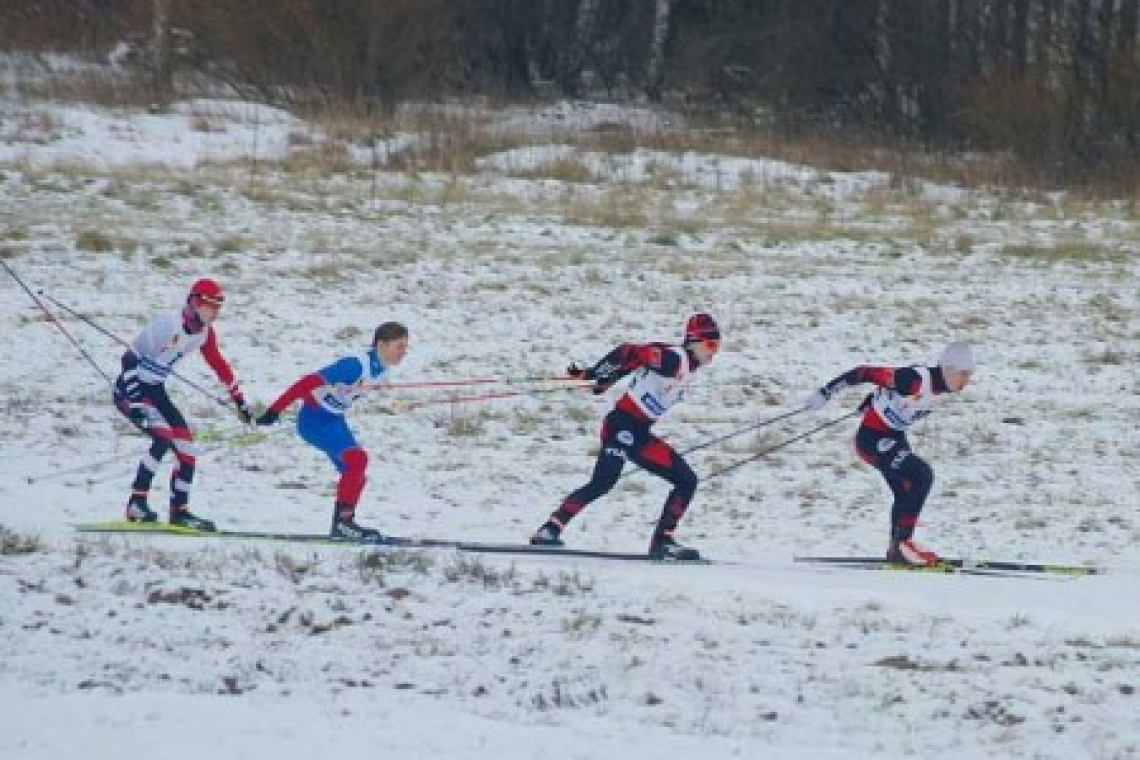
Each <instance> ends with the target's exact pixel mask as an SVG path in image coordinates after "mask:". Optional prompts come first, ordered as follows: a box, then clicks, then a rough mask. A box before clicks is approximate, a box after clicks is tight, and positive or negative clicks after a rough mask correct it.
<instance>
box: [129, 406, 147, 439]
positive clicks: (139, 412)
mask: <svg viewBox="0 0 1140 760" xmlns="http://www.w3.org/2000/svg"><path fill="white" fill-rule="evenodd" d="M127 419H129V420H130V421H131V423H132V424H133V425H134V426H135V427H137V428H138V429H139V430H141V431H143V432H144V433H145V432H146V431H148V430H150V418H149V417H147V416H146V412H145V411H144V410H143V408H142V407H141V406H132V407H131V408H130V410H129V411H128V412H127Z"/></svg>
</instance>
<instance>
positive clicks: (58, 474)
mask: <svg viewBox="0 0 1140 760" xmlns="http://www.w3.org/2000/svg"><path fill="white" fill-rule="evenodd" d="M138 455H139V454H138V452H137V451H120V452H119V453H118V454H115V455H114V456H113V457H109V458H107V459H100V460H98V461H96V462H88V463H86V464H79V465H75V466H74V467H67V468H65V469H62V470H53V471H51V472H45V473H43V474H42V475H28V476H27V477H26V478H25V480H26V481H27V482H28V483H31V484H34V483H42V482H44V481H46V480H55V479H56V478H63V477H67V476H68V475H75V474H77V473H80V472H85V471H87V470H101V469H103V468H104V467H106V466H107V465H109V464H115V463H116V462H119V461H121V460H123V459H126V458H127V457H128V456H131V457H135V458H138Z"/></svg>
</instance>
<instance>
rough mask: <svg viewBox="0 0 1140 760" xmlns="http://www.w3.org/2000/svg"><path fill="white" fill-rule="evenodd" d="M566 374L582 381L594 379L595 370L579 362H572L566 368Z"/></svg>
mask: <svg viewBox="0 0 1140 760" xmlns="http://www.w3.org/2000/svg"><path fill="white" fill-rule="evenodd" d="M566 374H567V375H569V376H570V377H576V378H579V379H581V380H593V379H594V370H593V369H591V368H590V367H587V366H586V365H584V364H581V363H579V362H571V363H570V366H569V367H567V368H566Z"/></svg>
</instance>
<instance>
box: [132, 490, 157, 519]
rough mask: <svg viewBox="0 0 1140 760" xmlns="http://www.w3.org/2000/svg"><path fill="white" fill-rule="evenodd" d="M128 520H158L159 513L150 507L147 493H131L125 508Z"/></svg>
mask: <svg viewBox="0 0 1140 760" xmlns="http://www.w3.org/2000/svg"><path fill="white" fill-rule="evenodd" d="M124 514H125V517H126V518H127V522H140V523H152V522H158V513H157V512H155V511H154V510H153V509H151V508H150V505H149V504H147V503H146V494H145V493H141V494H140V493H135V494H131V498H130V499H129V500H128V501H127V508H126V510H124Z"/></svg>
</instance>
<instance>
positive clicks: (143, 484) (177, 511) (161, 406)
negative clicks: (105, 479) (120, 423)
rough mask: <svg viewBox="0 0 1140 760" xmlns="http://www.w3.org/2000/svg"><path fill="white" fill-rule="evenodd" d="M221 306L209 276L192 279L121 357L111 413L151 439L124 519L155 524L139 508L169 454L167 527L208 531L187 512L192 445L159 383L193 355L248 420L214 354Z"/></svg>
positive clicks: (230, 376)
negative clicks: (180, 301) (175, 307)
mask: <svg viewBox="0 0 1140 760" xmlns="http://www.w3.org/2000/svg"><path fill="white" fill-rule="evenodd" d="M224 301H225V295H224V294H223V293H222V286H221V285H219V284H218V283H217V282H216V281H214V280H211V279H209V278H203V279H200V280H198V281H197V282H195V283H194V284H193V285H192V286H191V288H190V293H189V295H187V296H186V304H185V306H183V307H182V309H181V310H180V311H171V312H166V313H163V314H159V315H157V316H156V317H154V318H153V319H151V320H150V322H149V323H148V324H147V326H146V327H144V328H143V330H142V332H140V333H139V334H138V337H136V338H135V339H134V341H133V342H132V343H131V346H130V348H129V349H127V351H126V352H125V353H124V354H123V358H122V367H123V370H122V373H121V374H120V375H119V377H118V378H117V379H116V380H115V389H114V393H113V396H112V397H113V399H114V401H115V406H116V407H117V408H118V410H119V411H120V412H121V413H122V414H123V415H124V416H126V417H127V419H129V420H130V421H131V423H132V424H134V425H135V426H136V427H137V428H138V429H139V430H142V431H143V432H145V433H147V434H148V435H149V436H150V439H151V444H150V449H149V450H148V451H147V453H146V455H145V456H144V457H143V458H142V459H141V460H140V461H139V467H138V471H137V472H136V473H135V480H134V483H133V484H132V486H131V497H130V499H129V500H128V501H127V508H126V517H127V519H128V520H130V521H132V522H155V521H156V520H157V519H158V515H157V514H155V512H154V510H152V509H151V508H150V505H149V504H148V503H147V494H148V492H149V491H150V486H151V482H152V481H153V480H154V474H155V471H156V470H157V469H158V464H159V462H160V461H161V460H162V457H163V456H164V455H165V454H166V452H168V451H170V450H171V449H174V456H175V457H176V458H177V460H178V463H177V465H176V466H175V468H174V471H173V472H172V473H171V476H170V513H169V521H170V524H171V525H181V526H183V527H187V528H196V529H198V530H214V523H213V522H211V521H210V520H206V519H204V518H202V517H199V516H197V515H195V514H193V513H191V512H190V510H189V508H188V507H187V503H188V501H189V499H190V484H191V483H192V482H193V480H194V467H195V462H196V458H197V456H198V447H197V445H196V444H195V443H194V434H193V432H192V431H191V429H190V426H189V425H188V424H187V423H186V419H185V418H184V417H183V416H182V412H180V411H179V410H178V407H176V406H175V405H174V402H172V401H171V400H170V397H169V396H168V395H167V394H166V385H165V382H166V378H167V377H169V376H170V373H171V370H172V369H173V368H174V365H175V364H176V363H177V362H178V361H179V360H180V359H181V358H182V357H184V356H186V355H187V354H191V353H193V352H195V351H201V352H202V357H203V358H204V359H205V360H206V363H207V364H209V365H210V368H211V369H213V370H214V374H216V375H217V376H218V380H219V381H221V383H222V385H224V386H225V387H226V390H227V391H229V394H230V398H231V399H233V402H234V405H235V406H236V407H237V413H238V416H239V417H241V419H242V421H243V422H245V423H247V424H248V423H250V422H251V421H252V416H251V413H250V410H249V406H248V405H246V403H245V398H244V396H243V395H242V392H241V388H240V387H239V386H238V383H237V381H236V380H235V379H234V373H233V370H231V369H230V365H229V364H228V363H227V362H226V360H225V358H223V357H222V353H221V351H220V350H219V349H218V336H217V332H216V331H215V330H214V320H216V319H217V318H218V314H219V312H220V311H221V308H222V303H223V302H224Z"/></svg>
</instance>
